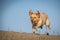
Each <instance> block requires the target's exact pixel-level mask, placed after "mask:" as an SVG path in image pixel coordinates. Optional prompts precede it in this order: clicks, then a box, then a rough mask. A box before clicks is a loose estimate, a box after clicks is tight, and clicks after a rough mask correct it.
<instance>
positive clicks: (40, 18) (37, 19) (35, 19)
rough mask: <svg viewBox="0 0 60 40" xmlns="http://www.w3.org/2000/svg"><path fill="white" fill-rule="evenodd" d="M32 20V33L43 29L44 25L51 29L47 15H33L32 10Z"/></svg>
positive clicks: (38, 13)
mask: <svg viewBox="0 0 60 40" xmlns="http://www.w3.org/2000/svg"><path fill="white" fill-rule="evenodd" d="M29 15H30V19H31V22H32V31H33V33H35V30H36V28H42V26H43V25H46V26H47V27H48V28H49V29H50V22H49V19H48V16H47V15H46V14H45V13H40V12H39V11H37V13H33V12H32V10H30V11H29Z"/></svg>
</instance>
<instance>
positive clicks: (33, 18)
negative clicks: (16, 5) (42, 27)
mask: <svg viewBox="0 0 60 40" xmlns="http://www.w3.org/2000/svg"><path fill="white" fill-rule="evenodd" d="M29 15H30V19H31V22H32V23H33V24H36V23H37V22H38V21H39V19H40V12H39V11H37V13H33V12H32V10H30V11H29Z"/></svg>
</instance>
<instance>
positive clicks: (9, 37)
mask: <svg viewBox="0 0 60 40" xmlns="http://www.w3.org/2000/svg"><path fill="white" fill-rule="evenodd" d="M0 40H60V36H53V35H51V36H48V35H39V34H38V35H37V34H32V33H21V32H20V33H19V32H7V31H0Z"/></svg>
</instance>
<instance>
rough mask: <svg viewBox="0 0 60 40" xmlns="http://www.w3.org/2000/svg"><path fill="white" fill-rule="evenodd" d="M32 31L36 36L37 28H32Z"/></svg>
mask: <svg viewBox="0 0 60 40" xmlns="http://www.w3.org/2000/svg"><path fill="white" fill-rule="evenodd" d="M32 31H33V33H34V34H35V31H36V28H35V26H32Z"/></svg>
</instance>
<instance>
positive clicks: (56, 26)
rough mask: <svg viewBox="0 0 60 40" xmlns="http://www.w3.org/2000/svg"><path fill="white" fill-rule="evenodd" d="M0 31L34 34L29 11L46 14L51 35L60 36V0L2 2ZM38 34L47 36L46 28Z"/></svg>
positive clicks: (8, 0)
mask: <svg viewBox="0 0 60 40" xmlns="http://www.w3.org/2000/svg"><path fill="white" fill-rule="evenodd" d="M0 2H1V6H0V9H1V10H0V11H1V13H0V30H5V31H14V32H26V33H32V24H31V22H30V17H29V10H32V11H33V12H37V11H38V10H39V11H40V12H41V13H42V12H45V13H46V14H47V15H48V17H49V21H50V23H51V26H50V27H51V29H50V30H49V29H48V28H47V32H49V34H51V35H52V34H55V35H60V0H2V1H0ZM37 30H38V31H36V33H39V34H45V33H46V26H45V25H44V26H43V29H39V28H38V29H37Z"/></svg>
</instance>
